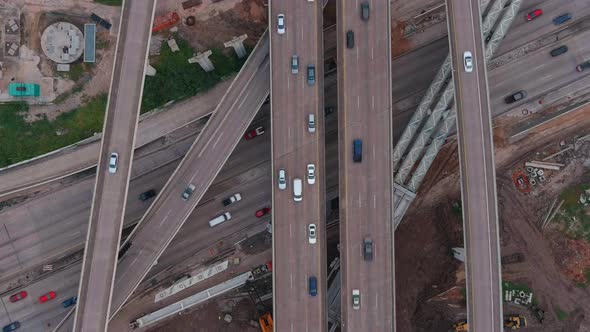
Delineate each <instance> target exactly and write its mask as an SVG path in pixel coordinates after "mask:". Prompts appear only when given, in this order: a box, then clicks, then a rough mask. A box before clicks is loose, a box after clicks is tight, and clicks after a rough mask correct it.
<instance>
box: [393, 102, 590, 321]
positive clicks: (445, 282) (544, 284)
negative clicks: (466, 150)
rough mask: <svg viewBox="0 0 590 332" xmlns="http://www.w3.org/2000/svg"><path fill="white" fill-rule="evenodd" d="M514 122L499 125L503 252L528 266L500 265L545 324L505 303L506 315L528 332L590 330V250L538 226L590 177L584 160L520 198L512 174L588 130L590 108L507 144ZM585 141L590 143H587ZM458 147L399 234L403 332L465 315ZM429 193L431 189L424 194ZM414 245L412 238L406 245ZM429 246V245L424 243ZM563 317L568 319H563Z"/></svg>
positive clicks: (450, 149) (435, 172) (445, 157)
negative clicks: (523, 322) (589, 274)
mask: <svg viewBox="0 0 590 332" xmlns="http://www.w3.org/2000/svg"><path fill="white" fill-rule="evenodd" d="M513 122H514V119H513V118H512V119H511V118H508V117H502V118H499V119H497V120H494V126H495V129H494V130H495V137H494V139H495V147H496V155H495V158H496V171H497V181H498V182H497V183H498V202H499V206H498V210H499V213H500V223H501V231H502V233H501V250H502V254H503V255H508V254H513V253H516V252H521V253H523V254H524V255H525V257H526V261H525V262H523V263H518V264H513V265H507V266H505V267H504V268H503V279H504V280H505V281H512V282H517V283H522V284H526V285H527V286H529V287H530V288H531V289H532V290H533V292H534V296H535V298H536V299H537V301H538V304H539V307H540V308H541V309H543V310H545V315H546V319H545V321H544V322H543V324H540V323H539V322H538V321H537V320H536V319H535V318H534V317H532V315H531V313H530V312H529V311H528V310H527V309H525V308H523V307H520V306H515V305H505V308H504V312H505V313H507V314H511V313H523V314H524V315H525V316H527V318H528V323H529V328H527V329H524V330H525V331H548V332H549V331H550V332H553V331H563V332H566V331H567V332H569V331H590V319H588V310H590V309H589V308H590V296H588V295H590V294H589V292H588V290H586V289H585V288H584V287H580V286H579V284H580V283H582V282H584V281H586V282H587V280H584V279H585V275H584V273H583V271H584V270H585V269H586V268H588V267H589V266H590V245H589V244H588V243H587V242H585V241H584V240H572V239H569V238H567V237H565V236H564V235H563V233H561V232H559V231H558V230H557V227H553V226H552V225H550V226H549V227H547V228H546V229H543V230H541V228H540V227H539V224H540V222H541V219H542V218H543V216H544V214H545V213H546V212H547V210H548V208H549V205H550V204H551V201H552V200H553V199H554V198H555V197H557V196H558V195H559V193H560V192H561V191H562V190H564V189H565V188H567V187H569V186H570V185H572V184H575V183H579V182H580V181H584V179H586V180H585V181H586V183H587V174H588V168H587V166H584V163H585V162H586V164H588V162H587V160H588V159H589V158H590V155H588V156H586V157H578V158H573V159H571V160H569V162H567V166H566V167H565V168H564V169H562V170H561V171H559V172H558V173H556V174H553V175H551V177H552V178H551V182H550V183H546V184H545V185H543V186H537V187H536V188H535V189H534V190H533V192H532V193H530V194H522V193H521V192H519V191H518V190H517V189H516V187H515V186H514V184H513V182H512V173H513V172H514V171H515V170H517V169H519V168H524V161H529V160H531V159H535V158H539V156H540V155H548V154H550V153H553V152H555V150H556V147H557V146H558V144H559V142H561V141H566V142H571V141H572V140H573V138H574V136H577V137H580V136H582V135H585V134H588V133H590V106H586V107H583V108H580V109H579V110H577V111H574V112H571V113H570V114H568V115H567V116H564V117H561V118H559V119H557V120H554V121H552V122H551V123H549V124H547V125H545V126H543V127H540V128H537V129H536V130H534V131H533V132H532V133H530V134H529V135H528V136H527V137H525V138H524V139H522V140H520V141H518V142H514V143H512V144H509V143H508V140H507V137H508V136H509V134H510V133H511V130H512V128H513V126H514V123H513ZM587 144H588V143H587ZM459 180H460V179H459V175H458V160H457V147H456V143H455V142H453V141H452V140H451V142H450V143H449V144H447V145H446V146H445V147H444V148H443V150H442V151H441V153H440V154H439V156H438V158H437V160H436V162H435V164H433V167H432V168H431V170H430V172H429V174H428V176H427V178H426V179H425V183H424V184H423V185H422V186H421V191H420V192H419V194H418V196H417V199H416V201H415V203H414V204H413V206H412V207H411V208H410V210H409V211H408V214H407V216H406V218H405V219H404V222H403V223H402V224H401V225H400V226H399V228H398V229H397V230H396V286H397V287H396V288H397V324H398V325H397V327H398V330H400V331H446V330H447V329H448V328H450V327H451V326H452V323H453V322H454V321H456V320H458V319H462V318H464V317H465V306H464V300H463V299H462V297H463V296H462V294H461V292H460V291H459V290H460V289H461V288H462V287H464V276H463V274H464V270H463V265H462V264H461V263H459V262H458V261H456V260H454V259H453V258H451V256H450V249H451V248H452V247H454V246H462V242H463V239H462V237H463V235H462V223H461V218H460V216H458V215H457V213H456V212H455V211H453V208H452V204H453V203H454V202H456V201H458V200H460V187H459ZM425 188H428V189H425ZM408 240H409V241H408ZM425 244H426V245H425ZM558 312H562V313H565V317H564V316H563V315H561V316H560V317H558V314H557V313H558Z"/></svg>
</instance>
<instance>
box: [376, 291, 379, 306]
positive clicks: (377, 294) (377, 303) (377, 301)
mask: <svg viewBox="0 0 590 332" xmlns="http://www.w3.org/2000/svg"><path fill="white" fill-rule="evenodd" d="M377 308H379V293H375V309H377Z"/></svg>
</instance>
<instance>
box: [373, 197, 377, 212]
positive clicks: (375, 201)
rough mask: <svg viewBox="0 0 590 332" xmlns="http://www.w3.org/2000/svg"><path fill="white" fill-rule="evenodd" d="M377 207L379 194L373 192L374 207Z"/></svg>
mask: <svg viewBox="0 0 590 332" xmlns="http://www.w3.org/2000/svg"><path fill="white" fill-rule="evenodd" d="M376 208H377V194H373V209H376Z"/></svg>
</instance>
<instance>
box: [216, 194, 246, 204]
mask: <svg viewBox="0 0 590 332" xmlns="http://www.w3.org/2000/svg"><path fill="white" fill-rule="evenodd" d="M241 200H242V195H241V194H240V193H237V194H234V195H232V196H230V197H228V198H226V199H224V200H223V201H222V202H221V203H223V206H228V205H230V204H233V203H235V202H239V201H241Z"/></svg>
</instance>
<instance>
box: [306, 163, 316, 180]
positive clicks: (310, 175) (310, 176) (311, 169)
mask: <svg viewBox="0 0 590 332" xmlns="http://www.w3.org/2000/svg"><path fill="white" fill-rule="evenodd" d="M307 183H309V184H314V183H315V165H314V164H307Z"/></svg>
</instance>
